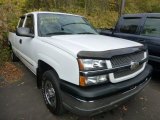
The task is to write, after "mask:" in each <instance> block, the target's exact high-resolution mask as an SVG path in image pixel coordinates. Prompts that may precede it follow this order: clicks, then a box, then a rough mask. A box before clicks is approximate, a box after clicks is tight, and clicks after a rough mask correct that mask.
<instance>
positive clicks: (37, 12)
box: [25, 11, 80, 16]
mask: <svg viewBox="0 0 160 120" xmlns="http://www.w3.org/2000/svg"><path fill="white" fill-rule="evenodd" d="M39 13H52V14H61V15H72V16H80V15H76V14H70V13H62V12H50V11H35V12H30V13H26V14H25V15H28V14H39Z"/></svg>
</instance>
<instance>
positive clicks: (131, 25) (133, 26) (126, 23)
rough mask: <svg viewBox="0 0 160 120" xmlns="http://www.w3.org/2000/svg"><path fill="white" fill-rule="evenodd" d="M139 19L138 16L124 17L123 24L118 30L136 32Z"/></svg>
mask: <svg viewBox="0 0 160 120" xmlns="http://www.w3.org/2000/svg"><path fill="white" fill-rule="evenodd" d="M140 20H141V19H140V18H125V19H124V20H123V25H122V26H121V28H120V32H122V33H129V34H136V32H137V29H138V26H139V23H140Z"/></svg>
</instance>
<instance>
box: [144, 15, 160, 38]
mask: <svg viewBox="0 0 160 120" xmlns="http://www.w3.org/2000/svg"><path fill="white" fill-rule="evenodd" d="M141 34H142V35H147V36H158V37H159V36H160V18H147V20H146V23H145V25H144V28H143V32H142V33H141Z"/></svg>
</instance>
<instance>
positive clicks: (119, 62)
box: [111, 52, 144, 68]
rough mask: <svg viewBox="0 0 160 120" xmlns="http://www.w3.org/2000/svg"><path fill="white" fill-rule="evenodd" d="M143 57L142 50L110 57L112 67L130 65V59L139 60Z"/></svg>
mask: <svg viewBox="0 0 160 120" xmlns="http://www.w3.org/2000/svg"><path fill="white" fill-rule="evenodd" d="M143 58H144V52H138V53H132V54H127V55H122V56H114V57H112V58H111V64H112V68H116V67H121V66H125V65H130V64H131V61H134V62H140V61H141V60H142V59H143Z"/></svg>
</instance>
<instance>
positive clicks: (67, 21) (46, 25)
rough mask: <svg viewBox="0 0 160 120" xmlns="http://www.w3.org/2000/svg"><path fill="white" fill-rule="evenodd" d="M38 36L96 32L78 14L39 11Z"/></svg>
mask: <svg viewBox="0 0 160 120" xmlns="http://www.w3.org/2000/svg"><path fill="white" fill-rule="evenodd" d="M38 27H39V35H40V36H48V35H50V36H52V35H65V34H97V32H96V31H95V29H94V28H93V27H92V26H91V25H90V24H89V23H88V22H87V20H86V19H85V18H83V17H80V16H73V15H65V14H52V13H44V14H43V13H41V14H39V15H38Z"/></svg>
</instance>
